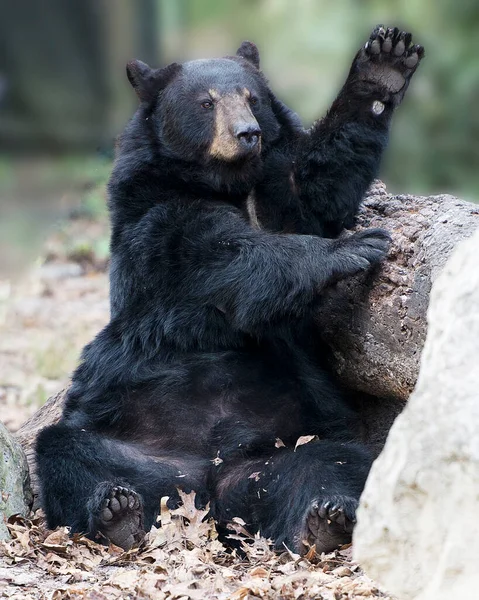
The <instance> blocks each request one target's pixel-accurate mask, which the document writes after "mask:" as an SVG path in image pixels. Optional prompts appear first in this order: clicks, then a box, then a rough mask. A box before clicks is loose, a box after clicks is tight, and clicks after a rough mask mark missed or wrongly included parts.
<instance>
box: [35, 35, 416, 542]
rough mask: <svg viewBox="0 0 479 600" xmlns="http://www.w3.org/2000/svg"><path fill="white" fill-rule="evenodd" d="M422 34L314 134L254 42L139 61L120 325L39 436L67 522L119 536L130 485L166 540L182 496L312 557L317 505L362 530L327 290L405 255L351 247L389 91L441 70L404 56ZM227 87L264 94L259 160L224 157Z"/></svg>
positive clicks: (354, 449) (355, 74)
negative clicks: (321, 316)
mask: <svg viewBox="0 0 479 600" xmlns="http://www.w3.org/2000/svg"><path fill="white" fill-rule="evenodd" d="M404 39H405V38H404V36H403V37H401V34H400V32H396V31H395V30H387V31H386V30H384V29H376V30H375V32H374V33H373V35H372V37H371V40H370V42H369V44H368V45H367V46H366V47H365V48H363V49H362V50H360V52H359V53H358V55H357V57H356V58H355V61H354V63H353V66H352V68H351V72H350V75H349V77H348V79H347V81H346V83H345V85H344V87H343V89H342V90H341V92H340V93H339V96H338V98H337V99H336V101H335V102H334V103H333V106H332V107H331V109H330V111H329V112H328V114H327V116H326V117H325V118H324V119H323V120H322V121H319V122H318V123H317V124H316V125H314V127H313V128H312V129H311V130H309V131H305V130H304V129H303V128H302V127H301V125H300V122H299V119H298V117H297V116H296V115H295V114H294V113H292V111H290V110H289V109H288V108H287V107H285V106H284V105H283V104H282V103H281V102H280V101H279V100H278V99H277V98H276V97H275V96H274V94H273V93H272V91H271V90H270V89H269V87H268V84H267V82H266V79H265V78H264V76H263V75H262V74H261V73H260V71H259V70H258V69H257V67H258V66H259V55H258V52H257V49H256V47H255V46H254V45H252V44H250V43H244V44H243V45H242V46H241V48H240V50H239V53H238V55H237V56H235V57H227V58H223V59H215V60H206V61H193V62H190V63H185V64H184V65H171V66H170V67H167V68H166V69H161V70H155V71H154V70H152V69H150V68H149V67H148V66H147V65H145V64H143V63H139V62H134V63H130V65H129V67H128V76H129V78H130V81H131V82H132V85H133V86H134V88H135V90H136V92H137V94H138V96H139V99H140V106H139V108H138V111H137V112H136V114H135V115H134V117H133V119H132V120H131V122H130V123H129V125H128V126H127V128H126V130H125V132H124V134H123V135H122V137H121V138H120V141H119V146H118V152H117V159H116V163H115V167H114V171H113V174H112V176H111V180H110V184H109V194H110V213H111V222H112V239H111V252H112V261H111V322H110V323H109V324H108V325H107V326H106V327H105V329H104V330H103V331H101V332H100V333H99V335H98V336H97V337H96V339H95V340H94V341H93V342H91V343H90V344H89V345H88V346H87V347H86V348H85V349H84V352H83V356H82V362H81V365H80V366H79V367H78V369H77V370H76V372H75V374H74V376H73V382H72V386H71V388H70V390H69V393H68V397H67V400H66V404H65V408H64V413H63V417H62V420H61V422H60V423H59V424H58V425H54V426H52V427H49V428H47V429H45V430H43V431H42V432H41V433H40V435H39V438H38V442H37V458H38V467H39V474H40V480H41V485H42V501H43V506H44V508H45V511H46V514H47V519H48V524H49V526H50V527H55V526H58V525H69V526H71V528H72V530H73V531H85V532H87V533H88V534H89V535H91V536H95V535H96V534H97V533H98V530H100V533H102V534H103V535H105V531H102V526H101V520H99V517H98V515H99V514H100V511H101V507H102V506H103V504H102V503H105V502H108V501H109V500H108V498H109V497H111V495H112V493H113V492H112V491H111V490H112V489H113V490H116V489H117V487H118V486H121V487H122V489H123V488H125V489H126V490H133V491H135V492H137V493H138V494H139V495H140V498H141V501H142V505H143V510H144V523H145V527H146V528H147V529H148V528H150V527H151V525H152V524H153V522H154V519H155V515H156V514H157V511H158V507H159V499H160V497H161V496H164V495H168V496H170V504H171V505H175V504H177V503H178V501H179V497H178V493H177V487H181V488H183V489H185V490H186V491H189V490H192V489H193V490H195V491H196V492H197V501H198V503H200V504H204V503H206V502H207V501H208V499H211V508H212V514H213V515H214V516H215V518H216V519H217V520H218V522H219V524H220V526H224V525H225V524H226V523H227V521H228V520H229V519H230V518H231V517H234V516H240V517H242V518H243V519H244V520H245V521H246V522H247V525H248V527H250V528H251V530H260V531H261V532H262V533H264V534H265V535H268V536H271V537H272V538H273V539H275V541H276V544H279V545H280V544H281V543H283V542H284V543H286V544H288V545H290V546H291V547H293V548H296V549H299V548H300V547H301V536H302V531H303V528H304V523H305V518H306V517H305V515H306V514H307V513H308V510H309V509H310V507H311V506H312V503H313V502H316V503H319V504H318V506H327V502H328V499H332V498H334V504H335V506H336V505H337V503H338V502H339V503H340V499H341V498H344V510H345V511H346V512H347V511H348V510H349V512H350V513H351V514H348V515H347V518H348V519H349V521H348V522H352V520H353V519H354V514H353V513H354V507H355V503H356V501H357V499H358V498H359V495H360V493H361V491H362V488H363V485H364V482H365V479H366V476H367V472H368V470H369V466H370V463H371V457H370V455H369V453H368V452H367V450H366V449H365V448H364V447H362V446H361V445H358V444H357V443H353V440H354V438H355V435H356V430H355V422H356V420H355V414H354V412H353V411H352V409H351V408H350V406H349V405H348V403H347V401H346V399H345V398H344V397H343V395H342V393H341V391H340V390H339V388H338V386H337V385H336V384H335V382H334V381H333V380H332V379H331V377H330V376H329V375H328V373H327V371H326V369H325V368H324V367H323V366H322V365H321V363H320V360H319V356H320V351H319V348H318V341H317V339H316V334H315V330H314V326H313V315H314V310H315V307H316V309H317V300H318V297H319V296H320V294H321V290H322V289H324V288H325V287H326V286H328V285H330V284H331V283H333V282H335V281H337V280H338V279H341V278H344V277H349V276H351V275H354V274H355V273H357V272H359V271H362V270H366V269H368V268H370V267H372V266H374V265H376V264H377V263H378V262H379V261H380V260H381V259H382V258H383V257H384V256H385V254H386V252H387V248H388V243H389V238H388V235H387V233H385V232H383V231H381V230H368V231H365V232H363V233H356V234H352V235H349V236H343V237H340V238H338V235H339V234H340V233H341V232H342V230H343V229H344V228H349V227H351V226H352V225H353V223H354V219H355V216H356V213H357V211H358V207H359V203H360V201H361V198H362V197H363V195H364V193H365V191H366V189H367V187H368V186H369V185H370V183H371V182H372V180H373V178H374V177H375V176H376V174H377V171H378V167H379V161H380V158H381V154H382V152H383V150H384V148H385V146H386V143H387V137H388V128H389V122H390V119H391V115H392V112H393V108H394V107H395V105H397V104H398V103H399V99H400V98H399V97H401V98H402V94H403V92H404V90H403V89H402V88H401V89H400V90H396V89H393V90H391V89H390V86H389V83H388V82H389V81H390V80H394V81H395V82H397V81H398V78H399V77H403V78H404V85H405V86H407V83H408V81H409V78H410V77H411V75H412V73H413V71H414V69H415V66H414V65H413V66H412V67H411V65H412V63H413V62H414V60H413V59H414V56H416V57H417V63H418V62H419V59H420V58H421V56H422V50H420V49H418V47H410V39H409V41H408V45H407V47H406V46H405V48H404V51H403V53H402V54H401V55H400V56H399V54H398V52H396V51H395V48H397V47H399V48H400V46H398V44H401V43H403V42H402V41H401V40H404ZM381 44H382V46H381ZM378 45H379V46H378ZM378 47H379V52H378V51H377V49H378ZM391 48H392V50H391ZM412 48H415V49H416V50H412ZM411 56H412V57H413V58H411V59H410V60H409V61H408V63H407V65H406V66H405V62H406V60H407V59H408V58H410V57H411ZM401 60H402V61H403V62H401ZM403 63H404V64H403ZM416 66H417V65H416ZM381 69H382V70H381ZM391 70H395V71H394V74H393V75H394V76H391V77H389V71H391ZM397 73H399V75H397ZM396 75H397V76H396ZM388 77H389V79H388ZM388 86H389V87H388ZM211 89H214V90H216V92H215V94H216V93H218V94H219V95H220V96H221V95H224V94H232V93H234V94H242V93H243V91H244V90H247V91H248V96H247V97H248V102H250V105H248V106H249V107H248V108H247V109H245V110H247V112H248V111H249V112H248V114H250V115H251V116H250V117H248V118H249V121H250V124H251V123H256V124H257V126H259V127H260V129H261V151H260V152H259V144H257V145H256V146H255V148H253V149H251V151H250V150H248V151H247V152H246V151H244V152H243V153H242V154H239V155H238V158H233V159H232V160H222V159H219V158H217V157H214V156H212V155H211V154H210V152H209V150H210V148H211V145H212V140H213V136H214V135H215V118H217V117H215V104H214V103H215V102H216V100H215V97H213V96H214V94H213V96H211V97H210V91H211ZM398 98H399V99H398ZM374 101H380V102H382V106H383V107H384V110H383V112H381V113H380V114H376V113H374V112H373V110H372V105H373V102H374ZM245 114H246V113H245ZM229 125H230V126H231V128H232V130H233V129H234V127H236V125H237V124H236V123H230V124H229ZM240 125H241V124H240ZM235 143H236V142H235ZM253 145H254V140H253ZM248 197H249V198H250V202H251V200H252V199H253V200H254V206H255V210H256V214H257V217H258V219H259V222H260V223H261V225H262V228H261V229H258V228H257V227H255V226H254V224H252V222H251V220H250V215H249V214H248V210H247V205H248V202H247V200H248ZM313 434H314V435H317V436H318V437H319V441H318V442H311V443H309V444H307V445H305V446H302V447H300V448H298V449H297V450H296V451H294V445H295V443H296V440H297V439H298V437H299V436H303V435H313ZM277 438H280V439H281V440H282V442H283V444H284V445H285V447H277V446H281V445H280V444H278V443H277ZM115 486H116V487H115ZM105 490H106V491H105ZM115 493H117V492H115ZM122 493H123V492H122ZM129 493H130V492H128V491H125V492H124V496H123V497H124V498H126V497H128V494H129ZM131 494H133V492H131ZM131 497H135V496H134V495H132V496H131ZM338 498H339V501H338ZM314 506H316V505H314ZM351 506H353V508H349V509H348V508H347V507H351ZM321 510H323V511H324V510H325V509H321ZM118 514H121V513H118ZM135 518H136V517H135ZM314 518H316V516H314ZM129 535H130V533H129ZM132 535H133V534H132ZM348 535H349V534H348ZM338 539H339V538H338ZM113 541H115V540H113Z"/></svg>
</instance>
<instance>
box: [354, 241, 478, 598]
mask: <svg viewBox="0 0 479 600" xmlns="http://www.w3.org/2000/svg"><path fill="white" fill-rule="evenodd" d="M478 256H479V230H477V231H476V233H475V234H474V235H473V236H472V237H471V238H470V239H469V240H467V241H464V242H461V243H460V245H459V246H458V247H457V249H456V250H455V251H454V253H453V255H452V257H451V258H450V259H449V261H448V262H447V264H446V266H445V268H444V270H443V272H442V273H441V275H440V276H439V277H438V278H437V280H436V281H435V283H434V285H433V288H432V292H431V301H430V305H429V310H428V322H429V329H428V334H427V339H426V344H425V346H424V351H423V355H422V359H421V368H420V373H419V379H418V383H417V386H416V389H415V390H414V392H413V394H412V396H411V398H410V400H409V402H408V404H407V406H406V408H405V410H404V411H403V413H402V414H401V415H400V416H399V417H398V418H397V419H396V421H395V423H394V425H393V427H392V429H391V431H390V433H389V436H388V439H387V442H386V445H385V448H384V450H383V452H382V454H381V455H380V456H379V458H378V459H377V460H376V462H375V463H374V465H373V468H372V471H371V474H370V477H369V479H368V481H367V484H366V489H365V491H364V493H363V496H362V498H361V503H360V508H359V511H358V525H357V528H356V531H355V535H354V552H355V558H356V560H358V561H359V562H360V563H361V565H362V566H363V567H364V569H365V570H366V572H367V573H368V574H369V575H370V576H371V577H372V578H374V579H376V580H377V581H378V582H379V583H380V584H381V585H383V586H384V587H385V588H386V589H387V590H388V591H389V592H390V593H392V594H395V595H397V597H398V598H400V599H401V600H405V599H412V598H417V599H418V600H419V598H420V600H446V599H447V600H451V599H456V598H457V599H459V598H460V599H461V600H467V599H471V600H472V599H476V598H479V569H478V566H477V565H478V561H479V531H478V528H477V522H478V515H479V268H478V262H477V261H478Z"/></svg>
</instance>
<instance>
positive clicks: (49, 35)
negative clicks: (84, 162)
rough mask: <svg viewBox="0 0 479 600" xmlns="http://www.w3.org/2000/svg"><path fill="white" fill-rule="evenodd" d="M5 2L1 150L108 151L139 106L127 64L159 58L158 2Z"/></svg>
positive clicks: (0, 24)
mask: <svg viewBox="0 0 479 600" xmlns="http://www.w3.org/2000/svg"><path fill="white" fill-rule="evenodd" d="M4 4H5V6H4V7H3V10H2V18H1V20H0V107H1V109H2V110H1V114H0V148H1V149H2V150H16V151H23V152H25V151H28V152H40V153H42V152H43V153H44V152H49V153H50V152H65V151H66V152H72V151H78V150H80V151H95V150H97V149H98V148H100V149H101V150H109V151H111V150H112V148H113V140H114V138H115V137H116V135H117V134H118V133H119V131H120V130H121V128H122V127H123V124H124V122H125V121H126V119H127V118H128V117H129V116H130V114H131V110H132V107H133V106H134V105H135V100H134V94H133V93H131V94H130V95H128V91H127V90H128V88H129V85H128V83H127V80H126V76H125V64H126V62H127V61H128V60H131V59H132V58H142V60H144V61H151V62H152V63H153V64H159V63H160V62H161V61H160V56H159V54H160V52H159V33H158V16H157V2H156V0H142V1H141V2H135V1H134V0H122V1H121V2H113V3H112V2H108V0H68V1H67V2H65V0H50V1H49V2H48V8H46V6H45V5H44V4H43V3H41V2H35V1H34V0H24V1H23V2H10V3H4Z"/></svg>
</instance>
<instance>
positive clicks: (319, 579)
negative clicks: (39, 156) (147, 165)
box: [0, 219, 390, 600]
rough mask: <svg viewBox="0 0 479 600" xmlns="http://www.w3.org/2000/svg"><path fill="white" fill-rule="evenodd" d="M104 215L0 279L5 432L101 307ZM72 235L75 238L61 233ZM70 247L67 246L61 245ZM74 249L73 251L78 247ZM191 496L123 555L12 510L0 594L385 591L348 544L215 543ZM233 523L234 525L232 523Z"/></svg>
mask: <svg viewBox="0 0 479 600" xmlns="http://www.w3.org/2000/svg"><path fill="white" fill-rule="evenodd" d="M107 236H108V228H107V225H106V222H105V221H104V220H100V221H88V220H82V219H76V220H72V221H71V222H69V223H67V224H64V225H63V226H62V227H61V228H59V229H58V230H57V231H55V232H54V233H53V234H52V235H51V236H50V238H49V239H48V241H47V243H46V246H45V248H44V253H43V258H42V259H41V260H39V261H38V262H37V263H36V264H35V265H33V266H32V268H31V269H29V271H28V272H27V273H25V275H24V276H22V277H21V278H19V279H17V280H16V281H14V282H12V281H5V280H3V281H0V420H1V421H3V422H4V423H5V425H6V426H7V427H8V428H9V429H10V430H11V431H16V430H17V429H18V428H19V426H20V425H21V424H22V423H23V422H24V421H25V420H26V419H27V418H29V417H30V416H31V415H32V414H33V412H34V411H35V410H37V408H38V407H39V406H41V405H42V404H43V402H44V401H45V400H46V399H47V398H48V397H49V396H50V395H52V394H54V393H56V392H58V391H59V390H60V389H61V388H63V387H65V386H66V385H67V384H68V380H69V376H70V373H71V371H72V370H73V369H74V367H75V365H76V364H77V362H78V358H79V354H80V351H81V349H82V347H83V345H84V344H85V343H87V342H88V341H89V340H91V339H92V337H93V336H94V335H95V334H96V333H97V332H98V331H99V330H100V329H101V328H102V326H103V325H105V324H106V323H107V321H108V317H109V305H108V277H107V271H106V260H105V257H104V256H103V255H101V253H100V256H99V255H97V253H96V252H94V251H92V250H91V248H93V247H94V244H92V243H90V242H91V240H98V239H107ZM72 240H73V241H75V240H77V241H78V240H81V243H72ZM72 248H73V250H72ZM79 248H80V251H79ZM204 515H205V513H202V512H201V511H196V510H195V509H194V506H193V504H192V500H191V497H190V496H185V503H184V506H183V507H181V508H180V509H179V510H178V511H174V513H170V512H169V511H167V509H166V508H164V509H163V510H162V512H161V523H162V527H161V528H160V529H156V530H153V533H151V534H149V536H148V537H147V540H146V541H145V543H144V544H143V545H142V547H141V548H140V549H137V550H134V551H130V552H128V553H125V552H123V551H121V550H120V549H119V548H116V547H113V546H110V547H109V548H106V547H104V546H101V545H98V544H96V543H94V542H91V541H90V540H87V539H85V538H81V537H79V536H76V537H74V538H73V539H71V538H70V537H69V536H68V534H67V531H66V530H65V529H58V530H56V531H55V532H51V531H48V530H46V528H45V525H44V521H43V519H42V517H41V514H38V513H37V514H36V515H35V516H34V517H32V519H31V520H24V519H19V518H15V517H13V518H12V519H11V520H10V523H9V528H10V533H11V536H12V539H11V540H10V541H9V542H5V543H0V597H2V598H10V599H22V600H23V599H24V600H30V599H32V600H33V599H35V600H36V599H41V600H47V599H48V600H60V599H63V598H65V599H89V600H104V599H109V598H132V599H133V598H135V599H136V598H138V599H143V598H144V599H150V598H151V599H153V598H155V599H160V600H161V599H178V600H187V599H192V600H196V599H198V600H202V599H207V598H215V599H224V600H226V599H231V600H245V599H250V598H263V599H284V600H289V599H295V600H305V599H307V598H317V599H324V600H342V599H344V600H346V599H359V598H365V597H370V598H385V599H387V598H390V596H388V595H386V594H385V593H383V592H381V591H380V590H379V589H378V586H377V585H376V584H375V583H374V582H373V581H371V580H370V579H368V577H367V576H366V575H365V574H363V573H362V571H361V569H360V568H359V566H358V565H357V564H355V563H354V562H353V561H352V558H351V548H347V549H343V550H342V551H338V552H334V553H332V554H329V555H326V556H325V555H323V556H317V555H316V553H315V552H314V549H312V550H311V552H310V553H309V554H308V556H307V557H305V558H300V557H299V556H298V555H295V554H293V553H291V552H290V551H289V550H288V549H286V548H285V551H284V552H283V553H282V554H280V555H278V554H275V553H273V552H272V551H271V548H270V545H269V544H268V543H267V541H266V540H263V539H255V540H253V541H252V542H251V543H250V544H248V545H245V546H244V556H241V557H239V556H237V555H236V554H234V553H233V554H231V553H228V552H226V551H225V549H224V547H223V546H222V545H221V544H220V542H219V541H218V540H217V539H216V532H215V529H214V525H213V524H212V523H209V522H204V521H203V517H204ZM236 529H237V530H238V532H242V526H241V523H237V524H236Z"/></svg>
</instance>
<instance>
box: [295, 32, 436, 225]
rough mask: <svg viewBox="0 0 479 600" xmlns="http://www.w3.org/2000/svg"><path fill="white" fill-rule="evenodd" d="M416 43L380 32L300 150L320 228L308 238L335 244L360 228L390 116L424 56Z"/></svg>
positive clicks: (309, 210)
mask: <svg viewBox="0 0 479 600" xmlns="http://www.w3.org/2000/svg"><path fill="white" fill-rule="evenodd" d="M411 42H412V36H411V34H410V33H406V32H404V31H399V30H398V29H397V28H394V29H391V28H387V29H386V28H385V27H383V26H382V25H379V26H378V27H376V28H375V29H374V31H373V32H372V34H371V36H370V38H369V40H368V42H367V43H366V44H365V46H364V47H362V48H361V49H360V50H359V52H358V53H357V55H356V57H355V59H354V61H353V64H352V67H351V70H350V72H349V75H348V77H347V79H346V82H345V84H344V86H343V88H342V89H341V91H340V92H339V94H338V96H337V98H336V100H335V101H334V102H333V104H332V106H331V108H330V110H329V111H328V113H327V115H326V117H325V118H324V119H322V120H321V121H318V122H317V123H316V124H315V125H314V126H313V127H312V128H311V130H310V131H309V132H308V135H307V136H306V138H305V139H304V140H303V141H302V142H301V143H300V144H299V146H298V150H297V153H296V156H295V160H294V165H293V174H292V179H293V181H294V186H295V189H296V190H297V193H298V195H299V199H300V202H301V205H302V207H303V214H304V215H306V217H305V220H306V219H307V220H309V223H311V224H314V226H312V227H311V230H310V231H306V232H308V233H316V234H319V235H324V236H327V237H335V236H337V235H339V233H340V232H341V231H342V229H344V228H350V227H352V226H353V225H354V221H355V217H356V215H357V212H358V209H359V204H360V202H361V200H362V198H363V197H364V194H365V193H366V191H367V189H368V187H369V186H370V185H371V183H372V181H373V180H374V178H375V177H376V176H377V174H378V171H379V165H380V161H381V156H382V154H383V151H384V149H385V147H386V145H387V141H388V133H389V125H390V121H391V116H392V113H393V111H394V109H395V108H396V107H397V106H398V105H399V104H400V102H401V100H402V99H403V97H404V93H405V91H406V89H407V87H408V85H409V82H410V80H411V77H412V75H413V74H414V72H415V71H416V69H417V67H418V65H419V63H420V61H421V59H422V58H423V56H424V49H423V47H422V46H419V45H417V44H416V45H412V43H411ZM303 229H304V227H303Z"/></svg>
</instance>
